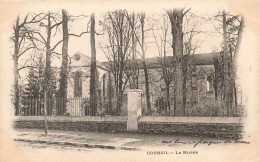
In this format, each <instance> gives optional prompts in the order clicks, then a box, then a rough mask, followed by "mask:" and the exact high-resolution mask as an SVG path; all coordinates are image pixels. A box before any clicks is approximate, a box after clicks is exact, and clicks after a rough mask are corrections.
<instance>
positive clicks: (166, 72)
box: [153, 16, 174, 112]
mask: <svg viewBox="0 0 260 162" xmlns="http://www.w3.org/2000/svg"><path fill="white" fill-rule="evenodd" d="M168 30H169V23H168V20H167V17H166V16H163V25H162V27H161V31H162V36H161V37H160V38H161V39H160V42H158V39H157V37H156V36H155V33H154V31H153V35H154V38H155V42H156V46H157V49H158V53H159V58H158V62H159V64H160V66H161V68H160V69H158V70H159V71H160V72H161V73H162V79H163V81H164V83H165V86H166V103H167V105H166V112H167V109H168V110H170V109H171V107H170V85H171V83H172V82H173V80H174V66H173V65H174V62H173V59H172V58H171V57H168V56H167V44H168V40H167V38H168V36H167V34H168Z"/></svg>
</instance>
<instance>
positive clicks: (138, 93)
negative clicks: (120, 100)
mask: <svg viewBox="0 0 260 162" xmlns="http://www.w3.org/2000/svg"><path fill="white" fill-rule="evenodd" d="M127 95H128V97H127V98H128V102H127V109H128V119H127V131H129V132H136V131H138V123H137V119H138V117H139V116H141V112H142V111H141V110H142V102H141V101H142V98H141V97H142V90H140V89H131V90H128V91H127Z"/></svg>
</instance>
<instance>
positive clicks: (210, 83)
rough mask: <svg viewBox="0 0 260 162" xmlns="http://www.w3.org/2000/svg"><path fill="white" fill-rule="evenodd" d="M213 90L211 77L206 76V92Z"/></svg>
mask: <svg viewBox="0 0 260 162" xmlns="http://www.w3.org/2000/svg"><path fill="white" fill-rule="evenodd" d="M212 91H213V88H212V77H211V76H208V77H207V83H206V92H212Z"/></svg>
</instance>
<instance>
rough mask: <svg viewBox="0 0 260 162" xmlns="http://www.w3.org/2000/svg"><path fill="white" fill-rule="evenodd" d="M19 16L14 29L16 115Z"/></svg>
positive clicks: (17, 110) (17, 102)
mask: <svg viewBox="0 0 260 162" xmlns="http://www.w3.org/2000/svg"><path fill="white" fill-rule="evenodd" d="M19 30H20V29H19V16H18V17H17V19H16V26H15V29H14V39H15V40H14V55H13V59H14V108H15V115H19V105H20V103H19V100H20V94H19V83H18V54H19V49H18V48H19Z"/></svg>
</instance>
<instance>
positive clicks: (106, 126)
mask: <svg viewBox="0 0 260 162" xmlns="http://www.w3.org/2000/svg"><path fill="white" fill-rule="evenodd" d="M47 120H48V129H54V130H68V131H102V132H126V120H127V118H126V117H119V116H118V117H102V118H101V117H47ZM13 126H14V128H31V129H44V117H42V116H21V117H17V118H16V119H15V120H14V122H13Z"/></svg>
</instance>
